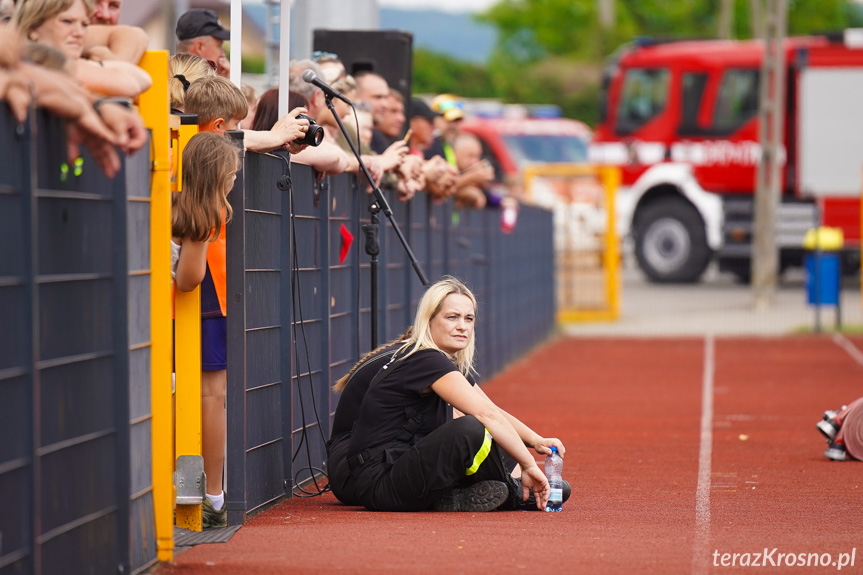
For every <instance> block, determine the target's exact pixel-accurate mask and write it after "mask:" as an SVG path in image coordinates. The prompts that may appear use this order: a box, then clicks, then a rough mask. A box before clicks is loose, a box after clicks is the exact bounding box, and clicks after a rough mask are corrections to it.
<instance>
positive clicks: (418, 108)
mask: <svg viewBox="0 0 863 575" xmlns="http://www.w3.org/2000/svg"><path fill="white" fill-rule="evenodd" d="M438 116H440V114H438V113H437V112H435V111H434V110H432V109H431V108H429V106H428V104H426V103H425V102H424V101H423V100H421V99H419V98H411V109H410V117H411V118H416V117H420V118H425V119H426V120H428V121H430V122H431V121H434V119H435V118H437V117H438Z"/></svg>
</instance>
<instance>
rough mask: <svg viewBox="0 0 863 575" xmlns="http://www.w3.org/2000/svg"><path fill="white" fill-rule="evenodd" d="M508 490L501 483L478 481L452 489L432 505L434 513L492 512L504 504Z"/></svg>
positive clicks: (504, 484) (507, 496)
mask: <svg viewBox="0 0 863 575" xmlns="http://www.w3.org/2000/svg"><path fill="white" fill-rule="evenodd" d="M508 498H509V489H508V488H507V486H506V483H504V482H503V481H492V480H487V481H478V482H477V483H472V484H471V485H468V486H465V487H453V488H452V490H450V491H449V492H447V494H446V495H444V496H443V497H442V498H441V499H440V500H439V501H438V502H437V503H435V505H434V509H435V511H468V512H473V513H477V512H483V511H493V510H495V509H497V508H498V507H500V506H501V505H503V504H504V503H506V500H507V499H508Z"/></svg>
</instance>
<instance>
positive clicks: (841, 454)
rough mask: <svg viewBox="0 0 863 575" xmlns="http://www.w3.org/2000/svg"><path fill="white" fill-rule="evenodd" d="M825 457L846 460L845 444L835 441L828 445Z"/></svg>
mask: <svg viewBox="0 0 863 575" xmlns="http://www.w3.org/2000/svg"><path fill="white" fill-rule="evenodd" d="M824 457H826V458H827V459H832V460H833V461H845V459H846V456H845V444H844V443H836V442H835V441H834V442H831V443H830V445H829V446H828V447H827V451H825V452H824Z"/></svg>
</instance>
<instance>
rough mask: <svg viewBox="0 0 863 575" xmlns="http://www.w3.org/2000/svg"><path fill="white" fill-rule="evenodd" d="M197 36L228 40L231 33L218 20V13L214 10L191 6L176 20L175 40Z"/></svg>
mask: <svg viewBox="0 0 863 575" xmlns="http://www.w3.org/2000/svg"><path fill="white" fill-rule="evenodd" d="M199 36H212V37H213V38H218V39H219V40H230V38H231V33H230V31H229V30H226V29H225V28H224V27H223V26H222V23H221V22H219V15H218V14H216V12H215V11H214V10H206V9H203V8H193V9H192V10H189V11H188V12H186V13H184V14H183V15H182V16H180V19H179V20H177V40H188V39H190V38H197V37H199Z"/></svg>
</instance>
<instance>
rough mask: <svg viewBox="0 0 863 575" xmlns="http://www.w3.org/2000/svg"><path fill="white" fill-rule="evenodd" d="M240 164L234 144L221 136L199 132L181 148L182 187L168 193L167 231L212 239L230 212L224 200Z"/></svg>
mask: <svg viewBox="0 0 863 575" xmlns="http://www.w3.org/2000/svg"><path fill="white" fill-rule="evenodd" d="M239 168H240V159H239V154H238V150H237V148H236V147H235V146H234V145H233V144H232V143H231V142H230V140H228V139H227V138H225V137H224V136H220V135H219V134H213V133H212V132H200V133H198V134H195V135H194V136H192V137H191V139H189V143H188V144H186V147H185V148H184V149H183V191H182V192H178V193H175V194H172V196H173V197H172V198H171V235H173V236H174V237H178V238H181V239H190V240H194V241H197V242H203V241H208V240H209V241H211V242H212V241H215V240H216V238H218V237H219V233H220V232H221V230H222V213H223V212H224V214H225V217H224V223H228V222H229V221H231V216H232V215H233V212H232V210H231V204H229V203H228V192H230V191H231V184H232V182H233V178H234V174H236V173H237V170H239Z"/></svg>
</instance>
